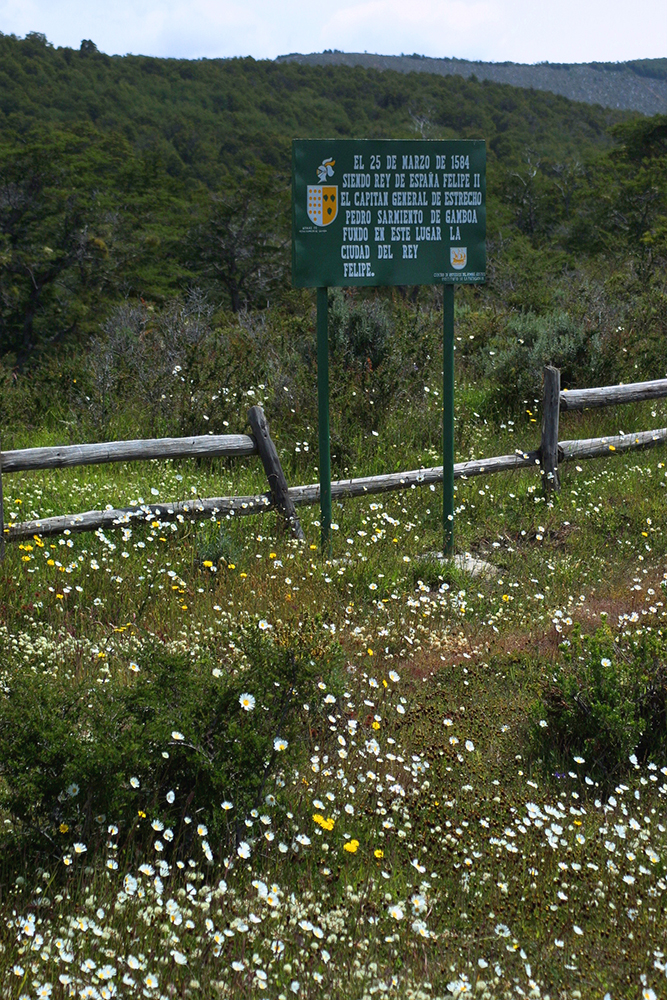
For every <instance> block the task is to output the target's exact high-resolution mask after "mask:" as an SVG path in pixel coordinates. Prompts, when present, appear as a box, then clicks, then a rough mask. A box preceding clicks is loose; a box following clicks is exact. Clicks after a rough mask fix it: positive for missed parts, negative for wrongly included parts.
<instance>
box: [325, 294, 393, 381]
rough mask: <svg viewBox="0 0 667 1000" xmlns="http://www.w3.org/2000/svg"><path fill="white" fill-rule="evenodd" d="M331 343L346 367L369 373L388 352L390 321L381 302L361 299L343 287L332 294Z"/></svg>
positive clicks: (335, 353)
mask: <svg viewBox="0 0 667 1000" xmlns="http://www.w3.org/2000/svg"><path fill="white" fill-rule="evenodd" d="M328 322H329V343H330V344H331V351H332V353H333V355H334V357H336V356H338V357H339V358H340V360H341V363H342V364H343V366H344V367H346V368H354V369H356V370H357V371H359V372H362V373H363V372H367V373H368V372H370V371H373V370H375V369H376V368H379V367H380V365H381V364H382V362H383V361H384V359H385V356H386V353H387V346H388V345H387V342H388V340H389V335H390V331H391V325H390V324H391V320H390V316H389V313H388V310H387V308H386V306H385V304H384V303H383V302H382V301H380V300H379V299H361V298H358V297H355V296H354V295H353V294H351V293H349V292H348V293H345V292H343V291H342V289H340V288H334V289H332V290H331V291H330V292H329V320H328Z"/></svg>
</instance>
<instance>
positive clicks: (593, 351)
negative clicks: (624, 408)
mask: <svg viewBox="0 0 667 1000" xmlns="http://www.w3.org/2000/svg"><path fill="white" fill-rule="evenodd" d="M488 347H489V350H488V353H487V357H486V359H485V362H484V374H485V375H487V376H488V377H489V378H491V379H492V380H493V381H494V382H495V384H496V386H497V395H496V402H497V406H498V410H499V412H500V413H502V414H504V413H505V412H506V411H507V410H508V409H513V408H516V407H520V406H521V405H522V401H523V400H528V401H530V402H532V400H534V399H540V398H541V396H542V375H543V371H544V366H545V365H555V367H556V368H559V369H560V373H561V382H562V384H563V385H578V384H579V385H596V384H598V378H599V377H600V376H601V374H602V373H601V372H600V371H599V370H598V361H599V357H600V351H599V338H598V337H597V335H595V334H591V333H590V332H589V331H587V330H586V329H585V328H584V326H583V324H581V323H579V322H577V321H576V320H574V319H573V318H572V317H571V316H570V315H569V314H568V313H564V312H552V313H547V314H546V315H543V316H537V315H535V314H534V313H527V314H522V315H515V316H512V317H511V318H510V319H509V320H508V322H507V326H506V328H505V330H504V331H503V333H502V334H501V335H499V336H498V337H497V338H494V339H493V340H491V341H489V342H488Z"/></svg>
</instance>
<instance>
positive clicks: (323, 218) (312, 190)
mask: <svg viewBox="0 0 667 1000" xmlns="http://www.w3.org/2000/svg"><path fill="white" fill-rule="evenodd" d="M335 163H336V161H335V160H332V159H328V160H324V161H323V162H322V163H321V164H320V166H319V167H318V168H317V178H318V180H320V181H325V180H326V179H327V177H333V173H334V171H333V168H334V165H335ZM306 210H307V212H308V218H309V219H310V221H311V222H312V223H314V224H315V225H316V226H328V225H330V224H331V223H332V222H333V221H334V219H335V218H336V216H337V215H338V187H337V185H335V184H309V185H308V191H307V204H306Z"/></svg>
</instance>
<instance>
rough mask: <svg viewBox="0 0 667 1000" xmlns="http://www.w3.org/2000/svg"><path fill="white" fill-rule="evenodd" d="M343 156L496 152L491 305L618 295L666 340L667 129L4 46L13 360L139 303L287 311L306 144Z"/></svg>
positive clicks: (4, 277)
mask: <svg viewBox="0 0 667 1000" xmlns="http://www.w3.org/2000/svg"><path fill="white" fill-rule="evenodd" d="M327 135H330V136H365V137H374V136H377V137H388V138H399V137H400V138H409V137H413V138H414V137H424V138H457V137H458V138H479V137H482V138H484V139H486V141H487V149H488V184H489V212H488V218H489V224H488V237H489V257H490V275H491V280H490V282H489V284H488V286H487V287H486V288H484V289H479V290H477V291H472V290H470V291H469V292H468V293H467V294H468V298H469V299H470V300H471V301H472V300H474V297H475V296H477V299H476V301H477V303H478V304H486V305H487V306H493V308H502V309H503V310H509V311H510V312H518V313H535V314H539V313H540V312H544V311H545V310H547V311H548V310H550V309H554V308H556V307H561V308H562V307H563V306H567V305H568V303H567V302H565V301H564V298H563V296H566V297H567V294H568V292H567V289H568V288H570V289H571V288H572V287H573V281H574V283H575V284H577V285H578V286H580V285H581V283H582V281H584V283H587V284H588V286H590V283H591V282H594V283H595V282H598V284H599V283H600V282H601V283H602V284H601V285H600V288H602V286H604V287H605V288H607V287H608V286H609V282H610V280H611V279H612V278H613V280H614V282H615V284H614V292H613V295H614V297H615V298H616V299H618V301H619V302H620V298H619V296H623V301H624V302H625V308H626V309H627V308H628V304H629V303H630V304H632V303H634V306H633V308H634V307H635V306H636V309H635V312H637V315H639V314H640V313H641V314H642V315H644V314H646V313H647V310H648V313H650V314H651V315H652V316H654V314H655V312H656V309H657V310H658V312H659V313H660V314H661V319H660V322H661V323H665V322H666V321H665V317H664V304H661V303H662V302H663V299H662V297H661V296H658V305H657V306H656V304H655V301H654V299H655V295H654V293H653V291H652V289H655V288H656V287H657V286H660V287H661V283H662V281H663V280H664V255H665V246H666V233H667V209H666V206H665V202H666V191H667V180H666V175H667V167H666V165H667V151H666V145H667V118H666V117H657V118H654V119H646V118H640V117H639V116H628V115H627V114H621V113H619V112H614V111H611V110H608V109H603V108H600V107H595V106H589V105H584V104H575V103H573V102H570V101H568V100H566V99H565V98H562V97H558V96H555V95H553V94H549V93H546V92H538V91H528V90H520V89H518V88H512V87H509V86H505V85H499V84H494V83H489V82H488V81H486V82H479V81H476V80H475V79H471V80H464V79H462V78H460V77H446V78H443V77H437V76H431V75H429V74H418V73H414V74H407V75H406V74H398V73H392V72H383V73H380V72H376V71H372V70H366V69H361V68H352V69H351V68H348V67H344V66H336V67H326V68H322V67H307V66H299V65H296V64H294V63H289V64H288V63H274V62H270V61H265V62H256V61H254V60H252V59H231V60H200V61H189V60H177V59H155V58H148V57H141V56H123V57H117V56H113V57H110V56H107V55H104V54H103V53H101V52H99V51H97V49H96V47H95V45H94V44H93V43H92V42H86V41H84V42H82V44H81V49H80V50H78V51H75V50H72V49H68V48H59V49H56V48H54V47H53V46H52V45H50V44H49V43H48V41H47V40H46V38H45V37H44V36H43V35H40V34H38V33H33V34H31V35H28V36H27V37H26V38H25V39H17V38H15V37H13V36H2V35H0V338H1V350H0V353H2V355H4V356H5V359H6V361H7V360H8V356H10V359H13V361H12V363H14V362H18V364H19V365H20V366H23V365H24V364H25V362H26V360H27V359H28V358H34V357H36V356H38V355H39V354H40V353H42V352H43V351H44V350H47V351H49V350H50V349H51V348H52V346H53V345H56V346H58V347H59V348H60V347H61V346H62V345H66V344H73V343H81V342H85V341H86V340H87V339H88V338H89V337H90V336H91V335H94V334H98V333H99V331H100V325H101V323H102V322H103V321H104V320H105V318H106V317H107V316H108V315H109V314H110V313H111V312H112V311H113V309H114V308H116V307H117V306H118V305H119V303H123V302H126V301H127V300H132V301H135V302H139V301H140V300H143V302H144V303H151V304H153V305H155V306H158V307H161V306H163V305H164V304H165V303H167V302H169V301H171V300H173V299H174V298H177V297H179V296H180V297H183V296H185V295H187V293H188V291H189V290H190V289H192V288H199V289H201V290H203V291H204V292H205V294H206V295H207V297H208V300H209V302H210V303H211V305H212V307H213V308H215V309H218V310H222V311H226V310H229V309H231V310H233V311H238V310H239V309H241V308H244V307H249V308H253V307H259V308H264V307H265V306H266V303H267V301H268V300H270V301H272V302H276V301H279V300H284V299H285V296H288V297H289V295H290V293H289V265H288V261H289V255H288V253H287V246H288V241H289V225H288V220H289V165H290V141H291V139H292V138H293V137H297V136H299V137H304V136H327ZM597 294H598V293H597V292H596V295H597ZM652 295H653V298H651V296H652ZM576 297H577V296H575V298H576ZM593 297H595V296H593ZM291 302H292V306H291V307H292V308H293V307H294V296H293V295H292V298H291ZM642 311H643V312H642Z"/></svg>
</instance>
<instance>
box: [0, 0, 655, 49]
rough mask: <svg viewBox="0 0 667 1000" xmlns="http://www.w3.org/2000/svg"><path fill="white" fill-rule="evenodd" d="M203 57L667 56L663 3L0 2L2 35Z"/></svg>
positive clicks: (576, 0)
mask: <svg viewBox="0 0 667 1000" xmlns="http://www.w3.org/2000/svg"><path fill="white" fill-rule="evenodd" d="M30 31H38V32H42V33H43V34H45V35H46V37H47V38H48V40H49V41H50V42H51V43H52V44H53V45H57V46H60V45H67V46H70V47H72V48H78V47H79V45H80V43H81V40H82V39H84V38H85V39H91V40H92V41H93V42H95V44H96V45H97V47H98V48H99V49H100V50H102V51H103V52H107V53H109V54H120V55H124V54H125V53H128V52H132V53H135V54H143V55H151V56H172V57H178V58H187V59H197V58H215V57H227V56H248V55H249V56H253V57H254V58H256V59H266V58H275V56H277V55H284V54H287V53H290V52H321V51H322V50H323V49H334V48H335V49H342V50H343V51H345V52H365V51H367V52H376V53H381V54H383V55H400V54H401V53H406V54H412V53H413V52H417V53H419V54H420V55H427V56H453V57H457V58H460V59H481V60H484V61H493V62H502V61H505V60H511V61H513V62H526V63H535V62H544V61H548V62H592V61H604V62H607V61H612V62H615V61H619V62H620V61H625V60H627V59H640V58H657V57H665V56H667V0H632V2H628V0H326V2H322V0H111V2H106V3H101V2H100V0H92V2H91V0H0V32H3V33H4V34H16V35H19V36H24V35H26V34H27V33H28V32H30Z"/></svg>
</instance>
